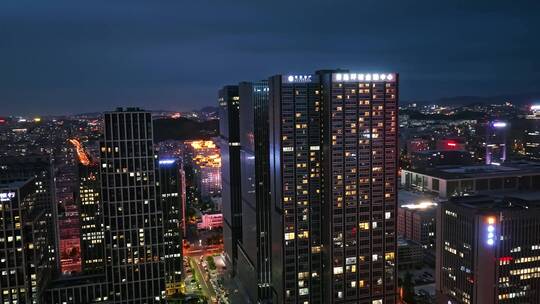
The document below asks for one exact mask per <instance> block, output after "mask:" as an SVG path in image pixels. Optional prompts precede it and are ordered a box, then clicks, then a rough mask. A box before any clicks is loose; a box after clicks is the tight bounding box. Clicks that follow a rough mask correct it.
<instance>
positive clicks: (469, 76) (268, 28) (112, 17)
mask: <svg viewBox="0 0 540 304" xmlns="http://www.w3.org/2000/svg"><path fill="white" fill-rule="evenodd" d="M280 4H283V3H279V2H278V3H258V4H252V3H248V2H241V1H239V2H236V3H233V4H232V5H230V4H229V3H227V4H219V3H210V2H208V1H201V2H191V3H176V2H172V1H157V2H148V1H144V2H143V1H130V2H129V4H128V3H110V2H104V1H101V2H92V3H85V4H82V3H73V2H68V1H53V2H49V3H47V4H42V3H38V2H37V1H23V2H11V3H8V2H6V3H5V4H2V5H0V17H1V18H0V34H1V35H2V37H4V41H3V44H2V48H1V52H2V54H3V56H2V57H0V65H2V66H3V73H1V75H0V103H1V104H2V105H3V107H2V110H1V111H0V115H26V114H28V115H30V114H31V115H36V114H39V115H45V114H73V113H84V112H89V111H92V110H95V109H96V108H98V109H100V111H105V110H107V109H110V108H114V107H116V106H141V107H144V108H147V109H149V108H153V109H167V110H177V111H186V110H191V109H194V108H197V107H199V105H208V106H209V105H212V106H213V105H215V102H214V100H215V98H216V92H215V91H216V89H217V88H219V87H221V86H222V85H224V84H228V83H235V82H237V81H240V80H249V79H259V78H260V77H263V76H264V75H273V74H276V73H295V72H296V73H298V72H300V71H309V70H315V69H319V68H333V67H347V68H350V69H352V70H366V71H369V72H378V71H385V70H396V71H400V74H401V75H402V77H403V83H402V85H401V88H402V89H401V91H402V92H401V93H402V96H401V99H402V100H403V101H415V100H433V99H437V98H441V97H451V96H461V95H478V96H492V95H499V94H514V93H530V92H535V91H538V90H537V88H536V85H535V84H536V83H537V82H538V80H539V79H540V75H539V72H538V71H540V69H539V66H538V60H536V54H537V53H538V51H539V49H540V43H539V42H538V41H537V40H536V39H534V37H535V35H534V34H535V29H538V28H540V24H539V22H540V21H539V20H538V18H536V17H535V12H537V11H538V8H540V7H539V5H540V4H539V3H537V1H522V2H520V5H511V6H510V5H507V2H505V1H489V2H485V1H474V2H470V1H467V2H464V1H461V2H437V3H434V2H432V1H416V2H415V3H414V4H410V3H393V4H392V5H386V3H380V2H375V1H368V2H366V3H362V4H360V3H357V2H351V1H345V2H340V3H337V4H336V3H332V2H323V1H314V2H313V1H310V2H309V5H307V2H305V1H295V2H294V3H287V9H282V5H280ZM337 7H339V8H340V9H337ZM199 12H204V13H202V14H201V13H199ZM298 12H302V13H301V14H298ZM366 12H367V13H366ZM371 12H381V13H377V14H375V13H371ZM326 14H328V16H329V18H328V21H329V22H327V26H326V27H325V28H317V30H315V25H316V24H317V22H318V20H319V19H320V18H321V17H323V16H325V15H326ZM343 39H345V40H346V41H347V43H346V44H343V43H340V41H342V40H343ZM36 49H39V50H40V51H39V52H35V50H36ZM240 60H241V61H242V62H243V63H245V64H243V65H238V64H236V63H238V62H239V61H240ZM351 64H352V65H351ZM44 105H46V107H44Z"/></svg>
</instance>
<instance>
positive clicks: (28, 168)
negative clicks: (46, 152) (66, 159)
mask: <svg viewBox="0 0 540 304" xmlns="http://www.w3.org/2000/svg"><path fill="white" fill-rule="evenodd" d="M53 172H54V169H53V165H52V162H51V159H50V157H48V156H24V157H8V156H3V157H1V158H0V182H2V181H17V180H28V179H29V178H35V184H36V204H37V205H39V209H40V210H41V209H42V210H44V211H45V217H46V218H47V225H48V226H47V231H48V233H49V237H48V241H49V244H48V250H49V255H48V258H49V260H50V267H51V268H52V271H53V272H56V271H59V269H60V265H59V261H60V258H59V256H58V252H59V250H58V235H59V234H58V233H57V230H56V224H55V222H56V221H57V219H58V209H57V206H56V199H55V192H56V190H55V186H54V173H53Z"/></svg>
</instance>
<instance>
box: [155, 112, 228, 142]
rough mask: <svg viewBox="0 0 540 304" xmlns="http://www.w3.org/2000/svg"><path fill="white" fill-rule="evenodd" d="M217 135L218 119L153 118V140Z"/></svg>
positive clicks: (202, 137)
mask: <svg viewBox="0 0 540 304" xmlns="http://www.w3.org/2000/svg"><path fill="white" fill-rule="evenodd" d="M218 135H219V121H218V120H209V121H204V122H198V121H194V120H191V119H188V118H183V117H182V118H178V119H169V118H167V119H156V120H154V140H155V141H156V142H160V141H164V140H190V139H208V138H211V137H215V136H218Z"/></svg>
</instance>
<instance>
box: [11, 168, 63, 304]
mask: <svg viewBox="0 0 540 304" xmlns="http://www.w3.org/2000/svg"><path fill="white" fill-rule="evenodd" d="M36 186H37V179H35V178H30V179H27V180H19V181H12V182H8V181H4V182H0V302H1V303H24V304H30V303H42V297H43V296H44V292H45V288H46V287H47V284H48V282H49V281H50V279H51V275H52V273H53V270H54V269H53V268H52V267H51V260H52V259H51V256H50V254H51V253H50V251H49V244H50V237H51V235H50V231H49V230H48V228H49V226H48V221H47V220H48V217H47V214H46V210H44V209H41V208H40V207H41V206H40V203H39V199H38V196H39V195H38V192H37V191H39V187H36Z"/></svg>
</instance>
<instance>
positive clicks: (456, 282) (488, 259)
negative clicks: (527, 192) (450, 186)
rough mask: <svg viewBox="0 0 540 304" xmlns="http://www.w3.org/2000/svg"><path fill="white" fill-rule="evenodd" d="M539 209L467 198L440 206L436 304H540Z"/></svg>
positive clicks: (529, 204)
mask: <svg viewBox="0 0 540 304" xmlns="http://www.w3.org/2000/svg"><path fill="white" fill-rule="evenodd" d="M539 203H540V200H536V201H535V202H532V201H525V200H523V199H515V198H504V199H501V200H499V199H492V198H486V197H480V198H475V197H470V198H460V199H455V200H452V201H450V202H446V203H443V204H441V206H440V208H439V210H438V214H437V266H436V291H437V303H440V304H448V303H450V304H457V303H466V304H488V303H489V304H497V303H540V220H539V218H540V208H539V206H540V205H539Z"/></svg>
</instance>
